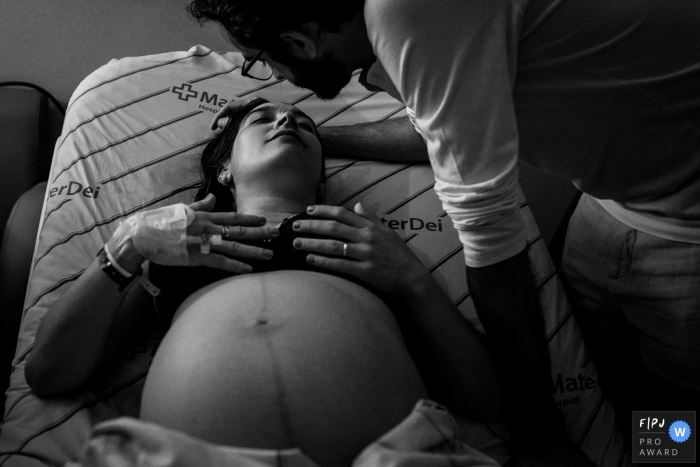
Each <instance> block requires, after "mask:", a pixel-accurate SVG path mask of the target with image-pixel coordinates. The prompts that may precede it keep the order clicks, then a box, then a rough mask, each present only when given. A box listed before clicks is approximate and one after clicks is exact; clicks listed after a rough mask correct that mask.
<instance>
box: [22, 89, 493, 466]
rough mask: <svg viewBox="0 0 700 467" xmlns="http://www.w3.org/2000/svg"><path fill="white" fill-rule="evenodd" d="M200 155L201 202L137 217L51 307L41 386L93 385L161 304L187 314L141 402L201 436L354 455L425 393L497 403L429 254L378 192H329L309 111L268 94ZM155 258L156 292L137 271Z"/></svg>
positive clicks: (488, 411) (30, 371) (37, 356)
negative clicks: (385, 219)
mask: <svg viewBox="0 0 700 467" xmlns="http://www.w3.org/2000/svg"><path fill="white" fill-rule="evenodd" d="M202 169H203V172H204V185H203V188H202V190H201V191H200V193H199V194H198V198H199V199H200V200H199V201H196V202H195V203H193V204H191V205H190V206H185V205H175V206H169V207H166V208H160V209H157V210H153V211H147V212H145V213H141V214H139V215H137V216H135V217H134V218H130V219H128V220H127V221H126V222H124V223H123V224H122V225H121V226H120V227H119V228H118V229H117V231H116V232H115V233H114V235H113V236H112V238H111V239H110V240H109V242H108V243H107V244H106V245H105V248H104V249H103V250H102V251H100V253H99V254H98V257H97V258H96V260H95V261H94V262H93V263H92V265H90V267H89V268H88V269H87V270H86V271H85V272H84V273H83V275H82V276H81V277H80V278H79V279H78V280H77V281H76V282H75V283H74V284H73V285H72V286H71V287H70V289H69V290H67V291H66V292H65V293H64V294H63V296H61V298H60V299H59V300H58V301H57V302H56V303H55V304H54V305H53V307H52V308H51V309H50V310H49V312H48V313H47V314H46V316H45V317H44V319H43V321H42V323H41V326H40V328H39V330H38V332H37V337H36V341H35V346H34V349H33V351H32V353H31V355H30V357H29V359H28V361H27V364H26V367H25V374H26V379H27V382H28V383H29V385H30V386H31V388H32V390H33V391H34V392H35V393H36V394H37V395H39V396H42V397H48V396H52V395H58V394H62V393H67V392H70V391H74V390H77V389H79V388H81V387H83V386H84V385H85V384H87V383H88V382H89V381H90V379H91V378H92V377H93V376H94V375H95V374H96V373H97V372H98V371H99V370H100V369H102V368H103V367H104V366H105V364H106V363H107V362H108V360H109V359H110V358H111V357H112V356H113V355H114V353H115V351H116V350H117V349H118V347H119V345H120V344H121V343H123V342H124V341H125V340H126V339H127V338H128V337H129V336H130V335H133V334H134V333H135V332H137V331H138V330H140V329H143V327H144V326H147V325H149V323H152V317H153V316H155V315H156V314H157V315H158V316H159V317H160V318H161V320H162V321H165V322H168V323H169V322H170V321H171V318H170V317H171V316H172V322H171V324H170V327H169V329H168V331H167V333H166V335H165V338H164V339H163V342H162V343H161V345H160V347H159V349H158V352H157V354H156V356H155V358H154V361H153V364H152V366H151V369H150V371H149V375H148V377H147V380H146V385H145V389H144V394H143V400H142V410H141V417H142V418H143V419H144V420H147V421H151V422H154V423H157V424H158V425H160V426H163V427H167V428H169V429H174V430H179V431H182V432H185V433H188V434H189V435H192V436H194V437H197V438H199V439H201V440H204V441H208V442H212V443H216V444H220V445H227V446H238V447H246V448H261V449H286V448H298V449H299V450H300V451H301V452H303V453H304V454H305V455H307V456H308V457H309V458H310V459H313V460H314V461H315V462H317V463H318V464H319V465H321V466H326V465H328V466H330V465H349V464H350V462H351V461H352V459H353V458H354V457H355V456H356V455H357V454H358V453H359V452H360V451H361V450H362V449H363V448H364V447H365V446H367V445H368V444H370V443H371V442H372V441H374V440H376V439H377V438H379V437H380V436H381V435H382V434H384V433H386V432H387V431H389V430H391V429H392V428H393V427H394V426H396V425H397V424H399V423H400V422H401V421H402V420H404V419H405V418H406V417H407V416H408V415H409V414H410V413H411V410H412V409H413V407H414V406H415V405H416V402H417V401H419V400H420V399H422V398H426V397H428V396H430V397H431V398H433V399H436V400H438V401H439V402H441V403H444V404H445V405H447V406H448V407H449V408H450V409H452V410H454V411H457V412H460V413H462V414H465V415H470V416H473V417H476V418H487V419H493V418H496V417H498V416H499V412H500V410H501V393H500V387H499V385H498V383H497V380H496V375H495V372H494V369H493V365H492V362H491V359H490V356H489V354H488V353H487V351H486V347H485V342H484V339H483V337H482V336H481V335H480V334H479V333H477V332H476V331H475V330H474V329H473V327H472V326H471V325H470V324H469V323H468V322H467V321H466V320H465V319H464V318H463V317H462V316H461V315H460V313H459V311H458V310H457V309H456V308H455V307H454V305H453V304H452V302H451V301H450V300H449V298H448V297H447V296H446V295H445V294H444V292H443V291H442V290H441V289H440V287H439V286H438V284H437V283H436V282H435V281H434V280H433V278H432V277H431V275H430V273H429V272H428V271H427V270H426V269H425V267H424V266H423V265H422V263H421V262H420V260H419V259H418V258H417V257H416V256H415V255H413V253H412V252H411V251H410V250H409V249H408V248H407V247H406V245H405V244H404V243H403V241H401V239H400V238H399V237H398V236H397V235H396V234H395V233H394V232H393V231H391V230H390V229H389V228H387V227H385V226H383V225H382V224H381V222H379V221H378V219H377V218H376V217H375V216H374V215H373V214H371V213H369V212H368V211H367V210H366V209H365V208H364V207H363V206H361V205H359V204H358V205H356V206H355V208H354V212H351V211H349V210H346V209H344V208H340V207H333V206H324V205H322V204H319V202H320V201H321V200H322V194H323V185H324V180H323V173H324V166H323V157H322V148H321V144H320V141H319V139H318V134H317V132H316V128H315V125H314V123H313V121H312V120H311V119H310V118H309V117H307V116H306V115H305V114H303V113H302V112H301V111H299V110H298V109H296V108H295V107H293V106H291V105H287V104H281V103H270V102H267V101H264V100H262V99H256V100H253V101H251V102H249V103H248V105H246V106H245V107H243V108H242V109H241V111H240V112H238V113H237V114H236V115H233V116H232V118H231V119H230V120H229V122H228V124H227V126H226V127H225V128H224V130H223V131H222V132H221V133H220V134H219V135H218V136H217V138H216V139H215V140H214V141H212V142H211V143H210V144H209V145H208V146H207V148H206V149H205V151H204V154H203V156H202ZM147 260H148V262H150V263H151V264H150V266H151V267H150V278H151V281H152V282H153V284H155V286H157V288H159V289H160V295H158V297H157V298H156V299H155V303H154V300H153V299H152V297H151V295H149V294H148V293H147V292H146V290H145V288H143V287H141V286H140V285H138V284H137V282H139V281H131V279H133V277H135V276H137V275H138V274H140V273H141V271H142V265H143V264H144V263H145V262H146V261H147ZM146 264H148V263H146ZM153 284H151V286H152V285H153ZM150 288H151V290H152V289H153V287H150ZM154 308H155V310H154ZM176 309H177V311H175V310H176ZM411 357H413V358H411ZM426 387H427V389H426Z"/></svg>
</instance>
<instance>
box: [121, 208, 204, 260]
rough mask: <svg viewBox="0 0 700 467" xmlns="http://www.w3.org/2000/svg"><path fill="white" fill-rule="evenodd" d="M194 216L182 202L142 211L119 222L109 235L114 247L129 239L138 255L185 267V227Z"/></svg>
mask: <svg viewBox="0 0 700 467" xmlns="http://www.w3.org/2000/svg"><path fill="white" fill-rule="evenodd" d="M194 215H195V213H194V211H193V210H192V209H190V208H189V207H188V206H187V205H186V204H183V203H179V204H173V205H170V206H164V207H162V208H157V209H152V210H150V211H142V212H139V213H137V214H134V215H133V216H131V217H129V218H127V219H126V220H125V221H124V222H122V223H121V224H120V225H119V227H118V228H117V230H116V231H115V232H114V235H113V238H114V240H115V242H116V244H117V248H119V249H121V248H122V247H123V246H124V244H125V243H127V242H129V241H130V242H131V243H132V244H133V247H134V249H135V250H136V251H137V252H138V253H139V254H140V255H141V256H143V257H145V258H146V259H147V260H149V261H153V262H154V263H157V264H163V265H167V266H187V265H188V264H189V255H188V253H187V226H188V225H190V224H191V223H192V222H193V221H194Z"/></svg>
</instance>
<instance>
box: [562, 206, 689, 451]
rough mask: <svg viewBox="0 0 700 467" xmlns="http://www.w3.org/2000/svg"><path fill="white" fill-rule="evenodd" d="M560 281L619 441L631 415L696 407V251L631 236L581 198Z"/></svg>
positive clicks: (641, 234) (632, 233)
mask: <svg viewBox="0 0 700 467" xmlns="http://www.w3.org/2000/svg"><path fill="white" fill-rule="evenodd" d="M562 276H563V280H564V282H565V285H566V287H567V292H568V294H569V299H570V301H571V304H572V306H573V308H574V312H575V316H576V319H577V321H578V324H579V326H580V327H581V331H582V333H583V337H584V340H585V343H586V346H587V348H588V351H589V353H590V355H591V357H592V359H593V362H594V363H595V366H596V369H597V371H598V377H599V381H600V385H601V389H602V390H603V392H604V394H605V395H606V396H607V397H608V399H609V400H610V402H612V404H613V406H614V407H615V412H616V416H617V419H618V421H617V424H618V427H620V429H621V431H622V433H623V435H624V436H625V438H626V439H629V437H630V436H631V421H632V415H631V412H632V411H634V410H696V409H698V408H700V244H691V243H682V242H675V241H671V240H665V239H662V238H659V237H655V236H653V235H649V234H646V233H644V232H640V231H638V230H635V229H632V228H630V227H628V226H626V225H625V224H623V223H621V222H619V221H618V220H617V219H615V218H614V217H612V216H611V215H610V214H608V212H607V211H605V210H604V209H603V208H602V207H601V206H600V204H598V202H597V201H596V200H595V199H593V198H591V197H590V196H588V195H585V194H584V195H583V196H582V197H581V200H580V201H579V204H578V206H577V208H576V211H575V212H574V214H573V216H572V218H571V221H570V222H569V229H568V232H567V237H566V243H565V246H564V255H563V260H562Z"/></svg>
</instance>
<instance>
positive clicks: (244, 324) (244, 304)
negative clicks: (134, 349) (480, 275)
mask: <svg viewBox="0 0 700 467" xmlns="http://www.w3.org/2000/svg"><path fill="white" fill-rule="evenodd" d="M421 397H425V389H424V387H423V384H422V382H421V380H420V377H419V375H418V372H417V370H416V368H415V366H414V364H413V362H412V360H411V359H410V357H409V355H408V353H407V351H406V349H405V346H404V344H403V341H402V338H401V335H400V331H399V329H398V326H397V324H396V322H395V320H394V317H393V316H392V314H391V312H390V310H389V309H388V308H387V306H386V305H385V304H384V302H382V301H381V300H380V299H379V298H377V297H376V296H375V295H374V294H372V293H371V292H369V291H367V290H366V289H364V288H362V287H360V286H358V285H356V284H353V283H351V282H349V281H346V280H344V279H341V278H338V277H335V276H330V275H327V274H319V273H315V272H308V271H276V272H269V273H262V274H251V275H245V276H238V277H233V278H229V279H226V280H223V281H220V282H217V283H215V284H212V285H210V286H208V287H206V288H204V289H202V290H199V291H198V292H196V293H195V294H193V295H192V296H191V297H190V298H188V299H187V300H186V301H185V302H184V303H183V304H182V306H181V307H180V309H179V310H178V312H177V313H176V315H175V318H174V320H173V324H172V327H171V328H170V330H169V331H168V333H167V334H166V336H165V338H164V340H163V342H162V344H161V345H160V347H159V349H158V352H157V354H156V356H155V358H154V361H153V364H152V366H151V369H150V372H149V375H148V378H147V380H146V386H145V389H144V394H143V402H142V410H141V416H142V418H144V419H146V420H149V421H153V422H156V423H159V424H161V425H164V426H167V427H170V428H174V429H178V430H181V431H184V432H187V433H189V434H191V435H193V436H197V437H199V438H202V439H204V440H207V441H211V442H214V443H217V444H224V445H230V446H241V447H251V448H291V447H299V448H301V450H302V451H303V452H305V453H306V454H307V455H309V456H310V457H311V458H312V459H314V460H315V461H316V462H318V463H319V464H321V465H349V463H350V461H351V460H352V458H353V457H354V456H355V455H357V454H358V453H359V451H361V450H362V448H364V447H365V446H366V445H367V444H369V443H370V442H372V441H374V440H375V439H377V438H378V437H379V436H381V435H382V434H383V433H385V432H386V431H388V430H389V429H391V428H392V427H393V426H395V425H396V424H397V423H399V422H400V421H401V420H402V419H403V418H404V417H405V416H407V415H408V413H409V412H410V411H411V409H412V408H413V406H414V404H415V403H416V402H417V400H418V399H419V398H421Z"/></svg>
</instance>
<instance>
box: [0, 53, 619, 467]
mask: <svg viewBox="0 0 700 467" xmlns="http://www.w3.org/2000/svg"><path fill="white" fill-rule="evenodd" d="M242 61H243V59H242V57H241V56H240V55H238V54H233V53H231V54H220V53H216V52H212V51H210V50H209V49H207V48H205V47H202V46H196V47H193V48H192V49H190V50H189V51H187V52H174V53H168V54H159V55H153V56H146V57H137V58H125V59H121V60H117V61H112V62H110V63H108V64H106V65H105V66H103V67H102V68H100V69H98V70H96V71H95V72H94V73H92V74H91V75H90V76H89V77H88V78H86V79H85V80H84V81H83V82H82V83H81V85H80V86H79V87H78V89H76V91H75V93H74V95H73V98H72V99H71V102H70V106H69V111H68V113H67V115H66V120H65V124H64V131H63V134H62V135H61V137H60V140H59V143H58V144H57V146H56V152H55V154H54V159H53V163H52V169H51V175H50V179H49V180H50V184H49V186H48V189H47V193H46V199H45V204H44V209H43V213H42V224H41V226H40V235H39V238H38V242H37V245H36V249H35V254H34V260H33V271H32V275H31V280H30V284H29V287H28V291H27V296H26V301H25V311H24V317H23V322H22V328H21V332H20V337H19V339H18V345H17V354H16V355H17V356H16V358H15V361H14V371H13V373H12V380H11V387H10V390H9V392H8V396H7V403H6V412H5V420H4V422H3V425H2V433H1V434H0V467H9V466H13V467H14V466H44V465H63V464H65V463H66V462H67V461H68V460H70V459H72V458H74V457H75V456H77V455H78V452H79V448H80V445H81V443H82V441H83V440H85V439H86V436H87V434H88V432H89V430H90V427H91V426H92V425H93V424H94V423H95V422H97V421H100V420H105V419H108V418H111V417H114V416H117V415H120V414H127V415H132V416H136V415H138V413H137V411H138V404H139V400H140V388H141V384H142V383H143V375H145V373H144V372H145V370H146V369H147V367H148V365H149V364H150V360H151V358H152V355H153V354H154V352H155V349H156V348H157V344H158V336H150V337H149V339H147V340H145V341H144V342H143V343H141V344H140V345H138V346H136V347H135V350H132V351H129V352H127V353H126V356H125V357H124V358H121V359H118V361H117V362H116V363H115V368H114V369H113V370H112V371H110V372H107V373H106V374H105V375H104V376H102V377H101V378H100V380H99V381H96V382H95V384H94V385H92V386H91V387H90V388H87V389H86V391H85V392H84V393H83V394H80V395H77V396H74V397H73V398H65V399H57V400H52V401H42V400H39V399H37V398H36V397H34V396H33V395H31V394H29V388H28V387H27V385H26V382H25V381H24V376H23V369H24V361H25V359H26V356H27V355H28V353H29V352H30V351H31V346H32V343H33V338H34V335H35V333H36V329H37V326H38V323H39V321H40V319H41V317H42V316H43V314H44V313H45V312H46V310H48V309H49V308H50V307H51V305H52V304H53V303H54V301H55V300H56V299H57V297H59V296H60V294H61V293H63V291H64V290H65V288H66V286H68V285H69V284H70V283H72V282H73V281H74V280H75V279H77V278H78V277H79V276H80V274H81V273H82V272H83V270H84V269H85V267H86V266H87V265H88V264H89V263H90V262H91V261H92V259H93V257H94V255H95V252H97V250H98V249H99V248H100V247H101V246H102V245H103V244H104V243H105V241H106V240H107V239H108V238H109V237H110V236H111V234H112V232H113V230H114V229H115V228H116V226H117V225H118V222H119V220H121V219H123V218H124V217H125V216H128V215H130V214H132V213H134V212H136V211H139V210H142V209H147V208H155V207H159V206H163V205H167V204H172V203H176V202H181V201H182V202H190V201H191V200H192V196H193V192H194V190H195V189H196V188H197V187H198V186H199V185H200V183H201V182H200V177H199V172H198V166H197V159H198V156H199V154H200V153H201V150H202V149H203V147H204V145H205V144H206V143H207V142H208V141H209V139H211V137H212V133H211V132H210V131H209V130H208V126H209V123H210V121H211V119H212V117H213V115H214V113H215V112H216V111H217V110H218V109H219V107H220V106H221V105H223V104H224V103H225V102H226V101H227V100H229V99H232V98H236V97H241V96H245V95H251V94H255V95H259V96H261V97H265V98H267V99H269V100H271V101H283V102H294V103H295V104H296V105H297V106H298V107H299V108H300V109H301V110H303V111H304V112H305V113H307V114H308V115H309V116H310V117H311V118H313V119H314V120H315V121H316V122H318V124H319V125H345V124H351V123H361V122H369V121H377V120H384V119H387V118H395V117H400V116H404V115H406V109H405V107H404V106H403V105H402V104H401V103H399V102H397V101H395V100H393V99H392V98H390V97H388V96H387V95H386V94H385V93H374V92H368V91H366V90H365V89H364V88H362V87H361V86H360V85H359V84H358V83H357V76H355V78H354V80H353V81H352V83H351V84H350V85H349V87H348V88H346V89H345V90H344V91H343V92H342V93H341V95H340V96H339V98H338V99H337V100H335V101H332V102H327V101H322V100H320V99H318V98H317V97H315V96H314V95H312V94H310V93H309V92H308V91H306V90H303V89H299V88H296V87H294V86H292V85H291V84H289V83H288V82H286V81H278V80H271V81H269V82H265V83H262V84H260V83H259V82H257V81H252V80H247V79H244V78H241V77H240V76H239V73H238V71H237V70H238V69H239V67H240V66H241V64H242ZM326 165H327V174H328V186H327V198H328V199H327V202H328V203H329V204H339V205H345V206H347V207H349V208H351V207H352V206H353V205H354V204H355V203H356V202H358V201H362V202H363V203H364V204H365V206H367V207H368V208H369V209H371V210H373V211H375V212H376V213H378V215H379V217H380V218H381V219H382V221H383V222H385V223H386V224H387V225H388V226H389V227H390V228H392V229H394V230H396V232H397V234H399V235H400V236H401V238H403V239H404V241H405V242H407V244H408V246H409V247H410V248H412V249H413V250H414V251H416V252H417V253H418V255H419V257H420V258H421V259H423V260H424V262H425V264H426V266H427V267H428V268H429V269H430V271H431V273H432V274H433V276H434V277H435V278H436V280H437V281H438V282H439V283H440V284H441V285H442V286H443V288H444V289H445V290H446V291H447V293H448V294H449V295H450V297H452V299H453V300H454V302H455V303H456V304H457V306H458V307H459V309H460V311H461V312H462V313H463V314H464V316H465V317H467V319H469V320H470V321H471V322H472V323H474V324H475V326H477V328H479V329H481V326H480V324H479V322H478V319H477V318H476V313H475V312H474V309H473V305H472V302H471V299H470V298H469V293H468V290H467V289H466V280H465V271H464V260H463V256H462V254H461V252H462V249H461V244H460V242H459V239H458V237H457V235H456V233H455V231H454V229H453V228H452V225H451V222H450V221H449V218H448V217H446V216H445V213H444V211H443V210H442V207H441V206H440V203H439V202H438V200H437V198H436V196H435V194H434V192H433V189H432V188H433V184H434V179H433V175H432V171H431V169H430V167H429V166H427V165H424V164H423V165H422V164H418V165H415V164H384V163H377V162H356V161H350V160H328V161H327V163H326ZM521 213H522V215H523V218H524V219H525V220H526V224H527V229H528V238H529V239H530V240H531V242H530V244H529V246H528V248H529V250H530V257H531V259H532V263H533V265H534V270H535V277H536V280H537V283H538V284H539V294H540V297H541V298H542V301H543V303H544V309H545V312H546V323H547V333H548V340H549V345H550V347H551V349H552V361H553V387H554V389H555V398H556V399H557V400H558V401H560V403H561V404H564V403H566V406H565V407H564V409H565V415H566V418H567V422H568V427H567V430H568V431H569V435H570V436H571V437H572V439H575V440H578V441H579V443H580V444H581V446H582V447H583V448H584V450H586V451H587V452H589V454H590V453H593V454H591V457H592V458H593V459H594V460H595V461H596V462H599V463H600V464H602V465H617V461H618V459H619V458H620V452H619V449H618V444H617V442H616V441H615V440H616V436H617V435H616V432H614V428H613V423H612V418H611V417H612V415H611V414H610V411H609V407H608V406H607V405H606V404H605V403H604V401H603V399H602V397H601V394H600V391H599V389H598V388H597V386H596V385H595V384H594V380H595V373H594V369H593V367H592V365H586V364H585V363H584V362H587V360H586V359H587V356H586V353H585V350H584V349H583V347H582V341H581V339H580V336H579V334H578V330H577V328H576V326H575V322H574V320H572V319H570V311H569V308H568V305H567V303H566V300H565V298H564V295H563V292H562V290H561V287H560V285H559V281H558V280H555V279H556V272H555V270H554V267H553V265H552V263H551V261H550V259H549V256H548V254H547V251H546V246H545V245H544V242H543V241H542V239H541V235H540V234H539V231H538V229H537V226H536V225H535V223H534V219H533V217H532V215H531V213H530V210H529V207H528V206H527V204H526V203H523V205H522V208H521ZM96 312H99V310H96ZM579 375H581V377H579ZM581 378H582V379H581ZM589 379H590V381H593V383H590V384H588V386H590V387H586V381H588V380H589ZM578 381H583V383H580V384H579V383H576V384H577V386H576V388H574V387H573V386H572V384H573V383H572V382H578ZM559 383H561V384H559ZM579 385H581V386H582V387H581V388H579ZM464 427H465V428H464V436H465V437H467V438H469V443H470V444H472V445H473V446H477V447H478V446H480V444H481V445H484V446H496V447H494V448H493V449H494V451H493V452H490V453H489V454H491V455H492V456H493V457H495V458H497V459H498V458H499V457H500V458H501V459H502V458H503V456H504V455H505V454H504V442H503V440H502V436H504V435H503V430H502V427H495V426H485V425H481V424H476V423H473V422H471V423H470V422H465V423H464ZM494 433H498V435H495V434H494ZM611 439H612V441H611ZM612 458H614V464H613V463H607V459H612ZM611 462H612V461H611Z"/></svg>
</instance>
